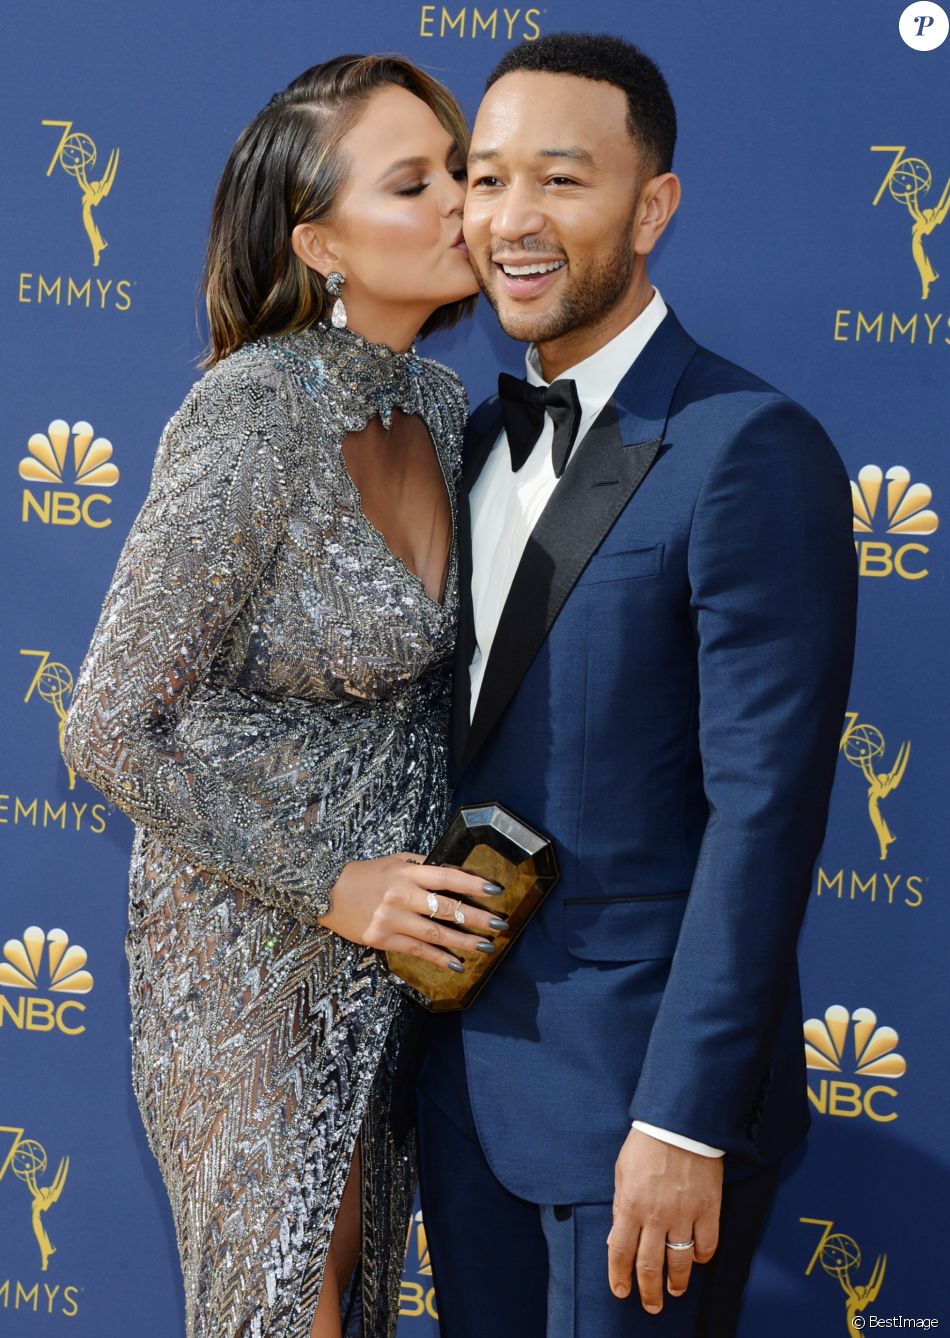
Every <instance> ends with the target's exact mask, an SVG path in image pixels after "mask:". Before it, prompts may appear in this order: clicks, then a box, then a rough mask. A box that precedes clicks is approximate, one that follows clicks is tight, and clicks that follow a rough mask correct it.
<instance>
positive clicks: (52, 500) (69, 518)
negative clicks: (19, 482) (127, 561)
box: [20, 418, 119, 530]
mask: <svg viewBox="0 0 950 1338" xmlns="http://www.w3.org/2000/svg"><path fill="white" fill-rule="evenodd" d="M70 445H71V447H72V448H71V449H70ZM26 449H27V452H28V454H27V455H25V456H24V457H23V459H22V460H21V461H20V478H21V479H23V480H24V482H26V483H33V484H42V485H44V491H43V492H40V493H37V492H34V491H32V490H31V489H30V488H24V489H23V505H22V509H21V512H20V520H21V521H22V522H23V524H24V525H26V524H28V523H29V522H30V521H31V520H38V521H39V522H40V524H42V525H79V524H82V525H88V526H89V527H90V528H91V529H94V530H102V529H105V528H106V527H107V526H108V525H111V524H112V519H111V517H110V516H107V515H103V514H102V510H101V508H102V507H104V506H111V505H112V498H111V497H110V496H109V495H108V493H104V492H101V491H100V489H102V488H114V487H115V485H116V484H117V483H118V481H119V471H118V468H117V467H116V466H115V465H114V464H113V463H112V443H111V441H109V440H108V439H107V438H106V437H97V436H96V435H95V433H94V431H93V428H92V426H91V424H89V423H87V422H85V420H83V419H80V421H79V422H77V423H74V424H73V425H72V427H70V426H69V424H68V423H67V422H66V420H65V419H63V418H54V419H53V421H52V422H51V423H50V425H49V427H48V428H47V429H46V431H45V432H34V433H33V436H32V437H30V439H29V441H28V442H27V443H26ZM65 482H70V483H73V484H75V485H76V487H77V488H82V489H83V492H82V493H81V494H80V493H78V492H72V491H67V490H65V489H63V488H60V487H59V486H57V485H59V484H62V483H65ZM86 489H90V490H91V491H88V492H87V491H85V490H86Z"/></svg>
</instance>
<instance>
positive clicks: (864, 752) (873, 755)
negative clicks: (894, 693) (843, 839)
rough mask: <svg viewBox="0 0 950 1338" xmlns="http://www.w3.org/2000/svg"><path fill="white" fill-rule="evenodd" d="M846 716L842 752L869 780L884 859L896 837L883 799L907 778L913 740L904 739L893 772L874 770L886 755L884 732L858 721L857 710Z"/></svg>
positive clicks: (873, 820)
mask: <svg viewBox="0 0 950 1338" xmlns="http://www.w3.org/2000/svg"><path fill="white" fill-rule="evenodd" d="M845 719H846V720H847V722H848V724H847V727H846V729H845V732H844V734H843V735H842V737H841V744H840V751H841V752H843V753H844V755H845V757H846V758H847V759H848V761H849V762H850V763H851V765H852V766H853V767H857V769H858V770H859V771H860V772H861V773H862V775H863V776H864V779H865V780H866V781H867V783H868V816H869V817H870V819H871V825H872V827H873V828H874V830H875V832H876V833H877V839H878V844H879V846H880V850H881V859H882V860H885V859H887V852H888V850H889V848H890V847H891V846H892V845H893V844H894V842H895V841H896V840H897V837H896V836H895V835H894V833H893V832H892V831H891V829H890V827H888V825H887V823H886V821H885V820H884V815H883V814H882V812H881V800H882V799H886V798H887V796H888V795H889V794H892V793H893V792H894V790H896V789H897V787H898V785H900V783H901V781H902V780H903V779H904V772H905V771H906V770H907V763H908V760H909V758H910V742H909V740H905V742H904V743H902V744H901V746H900V747H899V748H898V750H897V756H896V758H895V759H894V765H893V766H892V767H891V769H890V771H883V770H882V771H875V769H874V763H875V762H876V760H877V759H878V758H879V757H880V758H883V756H884V750H885V746H886V745H885V743H884V735H883V734H882V733H881V731H880V730H879V729H877V728H876V727H875V726H874V725H862V724H859V723H858V713H857V711H848V712H847V714H846V716H845Z"/></svg>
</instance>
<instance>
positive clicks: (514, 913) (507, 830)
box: [386, 804, 558, 1013]
mask: <svg viewBox="0 0 950 1338" xmlns="http://www.w3.org/2000/svg"><path fill="white" fill-rule="evenodd" d="M426 864H454V865H456V866H457V867H458V868H460V869H464V870H465V872H466V873H474V874H477V875H478V877H479V878H481V879H482V880H483V881H484V882H486V883H498V884H500V886H501V887H502V889H503V891H502V892H501V893H500V894H499V895H498V896H493V897H483V898H482V899H480V900H476V899H475V898H467V897H462V898H461V900H462V904H463V905H465V904H466V903H467V904H469V905H472V906H479V907H480V908H481V909H482V910H485V909H489V910H491V912H492V914H494V915H497V916H498V917H499V918H500V919H502V920H506V921H507V922H508V926H509V928H508V929H507V930H505V932H504V933H502V934H497V935H496V936H495V938H494V939H493V940H492V942H493V943H494V945H495V951H494V952H493V953H490V954H489V953H482V952H473V953H471V954H467V955H466V956H465V957H463V958H461V959H460V960H461V962H462V966H463V967H464V970H463V971H461V972H458V973H456V972H455V971H449V970H447V969H446V968H444V967H439V966H433V965H432V964H431V963H429V962H423V961H421V960H420V959H419V958H418V957H410V956H409V955H408V954H406V953H402V952H387V954H386V963H387V965H388V967H389V969H390V971H391V972H392V973H393V975H395V976H398V978H399V980H400V981H401V982H402V983H403V984H405V985H408V986H410V987H411V990H412V993H413V995H414V997H415V998H416V999H417V1000H418V1002H419V1003H421V1004H423V1005H424V1006H425V1007H426V1008H428V1009H429V1010H430V1011H431V1012H433V1013H451V1012H457V1011H458V1010H460V1009H462V1008H467V1007H468V1005H469V1004H470V1003H471V1002H472V1000H473V999H474V998H475V997H476V995H477V994H478V993H479V992H480V991H481V990H483V989H484V988H485V986H486V984H487V983H488V981H489V979H490V977H491V975H492V973H493V972H495V971H497V969H498V967H499V965H500V963H501V962H502V961H503V960H504V957H505V954H506V953H507V952H508V950H509V948H510V947H511V945H512V943H514V941H515V939H516V938H517V937H518V935H519V934H520V933H521V931H522V930H523V929H524V927H525V925H526V924H527V923H528V921H529V920H530V919H531V917H532V915H534V913H535V911H536V910H537V909H538V907H539V906H540V905H541V902H542V901H543V900H544V898H545V897H546V896H547V894H548V893H549V892H550V890H551V888H552V887H553V886H554V884H555V883H556V882H557V877H558V869H557V860H556V858H555V856H554V846H553V845H552V844H551V842H550V840H549V839H548V838H547V837H546V836H542V835H541V833H540V832H536V831H535V830H534V829H533V828H532V827H529V826H528V824H527V823H526V822H522V821H521V819H520V818H518V817H516V816H515V814H514V813H511V812H509V811H508V809H507V808H503V807H502V805H501V804H465V805H463V806H462V807H461V808H460V809H458V811H457V812H456V813H455V815H454V817H453V818H452V820H451V821H450V823H449V825H448V827H446V829H445V831H444V832H443V834H442V836H441V837H440V838H439V840H438V841H437V842H436V844H435V846H434V847H433V849H432V850H431V851H430V852H429V856H428V859H427V860H426ZM479 937H481V935H479Z"/></svg>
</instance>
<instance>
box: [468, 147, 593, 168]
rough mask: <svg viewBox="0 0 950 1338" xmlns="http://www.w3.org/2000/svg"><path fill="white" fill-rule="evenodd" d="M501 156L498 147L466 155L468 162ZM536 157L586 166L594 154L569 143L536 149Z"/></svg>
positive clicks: (591, 162) (591, 160)
mask: <svg viewBox="0 0 950 1338" xmlns="http://www.w3.org/2000/svg"><path fill="white" fill-rule="evenodd" d="M499 157H501V151H500V150H499V149H475V150H473V151H472V152H470V153H469V155H468V161H469V162H470V163H482V162H485V161H486V160H488V159H490V158H499ZM536 157H538V158H564V159H567V161H568V162H572V163H586V164H587V166H588V167H593V166H594V155H593V154H592V153H591V151H590V150H589V149H582V148H581V147H580V146H579V145H571V146H569V147H566V148H563V149H538V152H537V154H536Z"/></svg>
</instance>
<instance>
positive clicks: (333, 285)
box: [326, 269, 346, 330]
mask: <svg viewBox="0 0 950 1338" xmlns="http://www.w3.org/2000/svg"><path fill="white" fill-rule="evenodd" d="M326 282H327V292H328V293H329V294H330V296H331V297H335V298H336V301H335V302H334V304H333V310H332V311H331V313H330V323H331V325H332V326H333V327H334V329H336V330H345V329H346V307H345V306H344V305H343V298H342V297H341V296H340V294H341V292H342V291H343V285H344V284H345V283H346V278H345V276H344V275H342V274H341V273H340V271H339V270H336V269H335V270H334V271H333V273H332V274H328V275H327V280H326Z"/></svg>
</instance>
